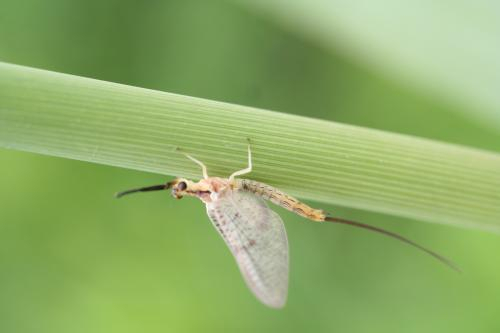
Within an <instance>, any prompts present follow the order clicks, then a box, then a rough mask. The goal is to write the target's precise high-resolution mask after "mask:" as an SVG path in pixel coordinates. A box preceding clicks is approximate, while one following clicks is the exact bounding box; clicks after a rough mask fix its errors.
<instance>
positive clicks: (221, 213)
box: [116, 144, 458, 308]
mask: <svg viewBox="0 0 500 333" xmlns="http://www.w3.org/2000/svg"><path fill="white" fill-rule="evenodd" d="M185 155H186V157H187V158H189V159H190V160H192V161H193V162H195V163H196V164H198V165H199V166H200V167H201V170H202V174H203V178H202V179H201V180H200V181H198V182H193V181H191V180H188V179H185V178H176V179H174V180H172V181H170V182H167V183H166V184H160V185H153V186H147V187H141V188H137V189H132V190H127V191H123V192H120V193H118V194H117V195H116V197H118V198H120V197H122V196H124V195H127V194H131V193H136V192H149V191H159V190H167V189H171V192H172V196H173V197H175V198H177V199H180V198H182V197H184V196H192V197H196V198H199V199H200V200H201V201H202V202H203V203H204V204H205V206H206V209H207V215H208V217H209V218H210V220H211V221H212V224H213V225H214V227H215V229H216V230H217V231H218V232H219V234H220V235H221V236H222V238H223V239H224V241H225V243H226V244H227V246H228V247H229V249H230V251H231V253H232V254H233V256H234V258H235V259H236V262H237V264H238V267H239V269H240V271H241V273H242V275H243V278H244V280H245V282H246V283H247V285H248V287H249V288H250V290H251V291H252V292H253V293H254V294H255V296H256V297H257V298H258V299H259V300H260V301H261V302H262V303H264V304H266V305H268V306H270V307H273V308H281V307H283V306H284V305H285V302H286V298H287V293H288V270H289V269H288V264H289V258H288V240H287V236H286V231H285V226H284V224H283V220H282V219H281V217H280V216H279V215H278V214H277V213H275V212H274V211H272V210H271V209H270V208H269V207H268V206H267V204H266V202H265V200H268V201H271V202H272V203H274V204H276V205H278V206H281V207H283V208H285V209H287V210H289V211H291V212H293V213H295V214H298V215H300V216H302V217H304V218H306V219H309V220H312V221H318V222H334V223H341V224H347V225H351V226H354V227H358V228H363V229H367V230H370V231H374V232H378V233H381V234H384V235H386V236H389V237H392V238H395V239H398V240H400V241H402V242H404V243H407V244H409V245H412V246H414V247H416V248H418V249H419V250H421V251H423V252H425V253H427V254H429V255H431V256H433V257H434V258H436V259H437V260H439V261H440V262H442V263H444V264H445V265H447V266H449V267H451V268H452V269H454V270H457V271H458V268H457V267H456V266H455V265H454V264H453V263H452V262H451V261H450V260H448V259H446V258H445V257H443V256H441V255H439V254H437V253H436V252H434V251H431V250H429V249H427V248H425V247H423V246H421V245H419V244H417V243H415V242H413V241H411V240H409V239H407V238H405V237H403V236H401V235H398V234H396V233H393V232H391V231H387V230H384V229H381V228H378V227H374V226H371V225H368V224H364V223H360V222H355V221H350V220H346V219H342V218H337V217H332V216H329V215H328V214H327V213H326V212H324V211H323V210H320V209H314V208H311V207H309V206H308V205H306V204H304V203H302V202H300V201H299V200H297V199H295V198H294V197H292V196H290V195H288V194H286V193H284V192H282V191H280V190H278V189H277V188H274V187H272V186H270V185H267V184H264V183H260V182H257V181H254V180H248V179H240V178H236V177H238V176H242V175H245V174H248V173H250V172H251V171H252V152H251V147H250V144H249V145H248V166H247V167H246V168H245V169H242V170H239V171H236V172H234V173H233V174H232V175H230V176H229V178H219V177H209V176H208V172H207V168H206V166H205V165H204V164H203V163H202V162H200V161H199V160H197V159H195V158H194V157H192V156H190V155H188V154H185Z"/></svg>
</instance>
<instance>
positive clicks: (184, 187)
mask: <svg viewBox="0 0 500 333" xmlns="http://www.w3.org/2000/svg"><path fill="white" fill-rule="evenodd" d="M186 188H187V184H186V182H180V183H179V184H177V189H178V190H179V191H184V190H185V189H186Z"/></svg>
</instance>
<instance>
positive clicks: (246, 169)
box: [229, 144, 252, 181]
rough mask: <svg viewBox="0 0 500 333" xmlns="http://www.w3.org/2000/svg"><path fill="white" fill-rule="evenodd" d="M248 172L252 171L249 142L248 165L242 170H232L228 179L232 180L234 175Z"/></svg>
mask: <svg viewBox="0 0 500 333" xmlns="http://www.w3.org/2000/svg"><path fill="white" fill-rule="evenodd" d="M250 172H252V151H251V149H250V144H249V145H248V166H247V167H246V168H245V169H243V170H239V171H236V172H234V173H233V174H232V175H231V176H229V180H230V181H232V180H234V177H236V176H241V175H244V174H247V173H250Z"/></svg>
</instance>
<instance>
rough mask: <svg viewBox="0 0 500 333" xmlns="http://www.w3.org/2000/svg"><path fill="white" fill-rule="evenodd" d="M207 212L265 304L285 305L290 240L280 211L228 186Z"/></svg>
mask: <svg viewBox="0 0 500 333" xmlns="http://www.w3.org/2000/svg"><path fill="white" fill-rule="evenodd" d="M207 213H208V216H209V217H210V220H211V221H212V223H213V225H214V226H215V228H216V229H217V231H218V232H219V233H220V234H221V236H222V238H223V239H224V241H225V242H226V244H227V246H228V247H229V249H230V250H231V252H232V254H233V255H234V257H235V259H236V262H237V263H238V266H239V268H240V271H241V273H242V274H243V278H244V279H245V282H246V283H247V285H248V287H249V288H250V289H251V290H252V292H253V293H254V294H255V296H256V297H257V298H258V299H259V300H260V301H262V302H263V303H264V304H266V305H268V306H271V307H274V308H281V307H283V306H284V305H285V302H286V297H287V292H288V241H287V237H286V231H285V226H284V225H283V221H282V220H281V218H280V217H279V215H278V214H276V213H275V212H273V211H272V210H271V209H269V207H268V206H267V205H266V203H265V202H264V201H263V200H262V199H260V198H259V197H257V196H255V195H253V194H252V193H248V192H242V191H238V190H227V191H225V192H223V193H221V194H220V195H219V198H218V199H217V200H215V201H214V202H212V203H209V204H207Z"/></svg>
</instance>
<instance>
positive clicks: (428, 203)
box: [0, 63, 500, 231]
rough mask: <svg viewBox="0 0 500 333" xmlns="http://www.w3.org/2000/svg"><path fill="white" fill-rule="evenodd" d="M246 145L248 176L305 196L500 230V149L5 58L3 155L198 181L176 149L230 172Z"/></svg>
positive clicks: (0, 100) (0, 102) (0, 86)
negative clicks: (250, 157)
mask: <svg viewBox="0 0 500 333" xmlns="http://www.w3.org/2000/svg"><path fill="white" fill-rule="evenodd" d="M247 138H250V139H251V142H252V149H253V154H254V170H255V171H254V172H253V173H251V174H250V175H249V176H248V177H249V178H252V179H256V180H259V181H263V182H266V183H269V184H272V185H274V186H277V187H278V188H281V189H282V190H284V191H287V192H289V193H290V194H292V195H296V196H298V197H300V198H303V199H310V200H316V201H319V202H324V203H329V204H339V205H345V206H348V207H356V208H361V209H366V210H371V211H375V212H384V213H389V214H393V215H398V216H404V217H408V218H413V219H417V220H422V221H429V222H437V223H446V224H452V225H455V226H466V227H472V228H477V229H484V230H490V231H500V204H499V203H500V155H498V154H494V153H490V152H485V151H480V150H475V149H470V148H465V147H460V146H456V145H451V144H443V143H439V142H434V141H430V140H423V139H419V138H415V137H410V136H405V135H398V134H392V133H386V132H382V131H376V130H371V129H366V128H360V127H355V126H348V125H343V124H337V123H333V122H329V121H324V120H318V119H311V118H306V117H299V116H293V115H288V114H284V113H277V112H271V111H265V110H259V109H255V108H250V107H244V106H239V105H233V104H226V103H219V102H214V101H209V100H204V99H199V98H193V97H188V96H180V95H175V94H169V93H165V92H159V91H153V90H147V89H141V88H135V87H130V86H125V85H120V84H115V83H110V82H103V81H98V80H92V79H87V78H82V77H77V76H72V75H66V74H58V73H54V72H49V71H43V70H38V69H32V68H27V67H22V66H16V65H11V64H6V63H0V146H2V147H5V148H10V149H18V150H24V151H30V152H36V153H41V154H48V155H53V156H60V157H65V158H72V159H78V160H83V161H89V162H95V163H101V164H106V165H114V166H118V167H124V168H131V169H136V170H142V171H149V172H156V173H160V174H168V175H177V176H184V177H193V178H199V177H200V173H201V172H200V170H199V168H198V166H197V165H195V164H194V163H192V162H191V161H189V160H188V159H186V158H185V157H184V156H183V155H182V154H180V153H179V152H177V151H176V148H181V149H182V150H184V151H186V152H189V153H190V154H192V155H194V156H195V157H196V158H198V159H200V160H202V161H204V162H205V163H206V164H207V166H208V168H209V174H210V175H212V176H227V175H229V174H230V173H231V172H232V171H234V170H237V169H241V168H243V167H244V166H245V164H246V145H247ZM33 172H36V170H33ZM75 177H78V175H75ZM135 185H147V184H124V187H127V186H135ZM318 206H320V205H318Z"/></svg>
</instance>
